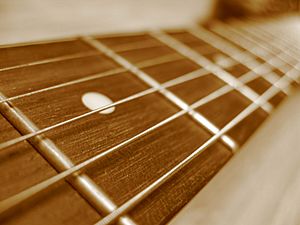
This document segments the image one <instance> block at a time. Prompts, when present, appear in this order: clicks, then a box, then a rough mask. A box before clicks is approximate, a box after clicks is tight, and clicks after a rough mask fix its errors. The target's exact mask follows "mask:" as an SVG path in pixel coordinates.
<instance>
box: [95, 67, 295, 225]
mask: <svg viewBox="0 0 300 225" xmlns="http://www.w3.org/2000/svg"><path fill="white" fill-rule="evenodd" d="M299 64H300V63H299ZM286 78H287V76H284V77H282V78H280V79H279V80H278V81H277V83H278V85H279V86H283V88H284V87H285V86H288V85H290V79H286ZM279 91H280V89H279V88H277V87H276V86H272V87H270V88H269V89H268V90H266V91H265V92H264V93H263V94H262V95H261V96H259V98H258V101H261V102H267V101H268V100H269V99H271V98H272V97H273V96H275V95H276V94H277V93H278V92H279ZM258 108H259V105H257V104H255V103H252V104H250V105H249V106H248V107H246V108H245V109H244V110H243V111H242V112H240V113H239V114H238V115H237V116H236V117H234V118H233V119H232V120H231V121H230V122H229V123H227V124H226V125H225V126H224V127H223V128H222V129H221V130H220V131H219V132H218V133H217V134H215V135H213V136H212V137H211V138H209V139H208V140H207V141H206V142H205V143H204V144H202V145H201V146H200V147H198V148H197V149H196V150H195V151H194V152H192V153H191V154H190V155H189V156H187V157H186V158H185V159H183V160H182V161H180V162H179V163H178V164H177V165H176V166H174V167H173V168H172V169H170V170H168V172H166V173H165V174H164V175H162V176H161V177H159V178H158V179H157V180H155V181H154V182H153V183H151V184H150V185H149V186H147V187H146V188H145V189H143V190H142V191H141V192H139V193H138V194H136V195H135V196H134V197H132V198H130V199H129V200H127V201H126V202H125V203H123V204H122V205H121V206H119V207H118V208H117V209H116V210H114V211H113V212H112V213H110V214H108V215H107V216H105V217H104V218H102V219H101V220H100V221H99V222H97V223H96V224H95V225H107V224H111V223H112V222H114V221H115V220H116V219H118V218H119V217H120V216H121V215H123V214H125V213H127V212H128V211H130V210H131V209H133V208H134V207H135V206H136V205H137V204H139V203H140V202H141V201H142V200H144V199H145V198H146V197H148V196H149V195H150V194H151V193H153V192H154V191H155V190H156V189H157V188H159V187H160V186H161V185H163V184H164V183H165V182H166V181H168V180H169V179H170V178H172V177H173V176H174V175H175V174H176V173H177V172H179V171H180V170H181V169H182V168H184V167H185V166H187V165H188V164H189V163H191V162H192V160H193V159H195V158H196V157H197V156H199V155H200V154H201V153H202V152H203V151H205V150H206V149H207V148H208V147H210V146H211V145H212V144H214V143H215V142H217V141H218V139H219V138H220V137H221V136H222V135H223V134H225V133H227V132H228V131H230V130H231V129H232V128H234V127H235V126H236V125H237V124H238V123H239V122H241V121H242V120H243V119H245V118H246V117H247V116H249V115H250V114H251V113H252V112H254V111H255V110H257V109H258Z"/></svg>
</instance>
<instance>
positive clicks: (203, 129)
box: [0, 15, 300, 224]
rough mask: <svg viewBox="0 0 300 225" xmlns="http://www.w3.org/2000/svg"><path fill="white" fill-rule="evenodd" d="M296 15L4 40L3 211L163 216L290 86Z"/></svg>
mask: <svg viewBox="0 0 300 225" xmlns="http://www.w3.org/2000/svg"><path fill="white" fill-rule="evenodd" d="M294 20H295V16H293V15H292V16H286V17H274V18H271V19H269V20H265V21H260V20H255V19H248V20H244V21H241V20H230V21H229V22H228V23H224V22H221V21H218V20H217V21H213V22H211V23H210V24H209V25H208V26H206V27H203V26H199V25H193V26H188V27H185V28H184V29H171V30H151V31H149V32H140V33H131V34H120V35H99V36H98V35H97V36H96V35H92V36H82V37H80V38H69V39H59V40H55V41H47V42H39V43H30V44H25V45H24V44H22V45H10V46H3V47H2V48H1V51H0V59H1V64H0V65H1V69H0V73H1V74H0V76H1V80H0V90H1V98H0V104H1V105H0V112H1V117H0V119H1V136H0V138H1V139H0V141H1V144H0V149H1V166H2V169H1V176H0V177H1V181H2V185H1V187H0V193H1V195H0V196H1V197H0V198H1V202H0V212H1V221H2V223H3V224H74V223H76V224H95V223H96V224H110V223H116V222H118V223H120V224H164V223H167V222H168V221H169V220H170V219H171V218H172V217H173V216H174V215H175V214H176V213H177V212H178V211H179V210H180V209H181V208H182V207H183V206H184V205H185V204H186V203H187V202H189V201H190V200H191V199H192V198H193V196H195V194H196V193H198V192H199V191H200V190H201V189H202V188H203V187H204V186H205V185H206V184H207V183H208V182H209V181H210V180H211V179H212V178H213V177H214V176H215V175H216V174H217V172H218V171H219V170H220V169H221V168H222V167H223V166H224V165H225V164H226V163H227V161H228V160H229V159H230V158H231V157H232V156H233V155H234V154H235V153H236V152H237V150H238V149H239V148H240V146H242V145H243V144H244V143H245V142H246V141H247V139H248V138H249V137H250V136H251V135H252V134H253V132H254V131H255V130H256V129H257V128H258V127H259V126H260V125H261V123H262V122H263V121H264V120H265V119H266V118H267V117H268V115H269V114H270V113H271V112H272V111H273V109H274V108H276V107H277V106H278V105H279V104H280V102H281V101H282V100H283V99H284V98H285V97H286V96H287V95H288V94H290V93H291V91H292V89H293V87H296V86H297V85H298V83H299V62H298V58H297V57H298V56H299V51H298V49H299V47H300V46H299V45H298V43H297V39H295V37H294V36H293V33H292V32H295V30H291V29H290V27H295V25H293V21H294ZM288 26H290V27H288ZM282 30H284V31H285V36H282V33H281V34H280V32H279V31H282ZM288 32H291V33H288ZM291 43H293V45H291ZM298 46H299V47H298Z"/></svg>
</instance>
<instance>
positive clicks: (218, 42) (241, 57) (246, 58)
mask: <svg viewBox="0 0 300 225" xmlns="http://www.w3.org/2000/svg"><path fill="white" fill-rule="evenodd" d="M188 31H189V32H190V33H191V34H192V35H194V36H195V37H197V38H200V39H201V40H202V41H205V42H206V43H208V44H211V45H212V46H214V47H215V48H217V49H219V50H220V51H222V52H224V53H225V54H228V55H230V56H231V57H232V58H233V59H235V60H236V61H237V62H240V63H242V64H243V65H245V66H246V67H248V68H249V69H250V70H252V71H253V73H255V71H256V72H257V70H259V69H260V68H263V69H264V72H263V73H268V74H269V75H268V76H265V77H264V78H265V79H266V80H267V81H269V82H270V83H271V84H274V82H275V81H276V80H278V79H279V78H280V77H279V76H278V75H277V74H275V73H274V72H272V68H271V67H269V66H268V63H267V62H268V61H266V63H263V64H261V63H259V62H258V61H256V59H255V58H254V57H253V56H251V54H249V53H248V52H247V51H242V50H240V49H238V48H237V47H235V46H234V45H233V44H231V43H229V42H227V41H225V40H224V39H222V38H220V37H218V36H217V35H215V34H213V33H212V32H211V31H209V30H207V29H205V28H204V27H201V26H198V25H196V26H193V27H191V28H190V29H188ZM275 57H276V56H275ZM275 57H274V58H275ZM272 59H273V58H271V59H270V60H272ZM250 60H253V61H250ZM249 62H251V63H249ZM258 65H259V66H260V65H261V67H259V66H258ZM258 73H260V72H258ZM244 83H245V82H244ZM282 91H283V92H285V90H282ZM286 94H288V93H286Z"/></svg>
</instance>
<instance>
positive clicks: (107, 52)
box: [83, 37, 238, 151]
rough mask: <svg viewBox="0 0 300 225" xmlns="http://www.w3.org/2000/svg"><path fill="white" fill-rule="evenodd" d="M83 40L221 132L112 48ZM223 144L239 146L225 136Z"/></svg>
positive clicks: (203, 123)
mask: <svg viewBox="0 0 300 225" xmlns="http://www.w3.org/2000/svg"><path fill="white" fill-rule="evenodd" d="M83 40H84V41H86V42H87V43H89V44H90V45H91V46H93V47H95V48H96V49H98V50H99V51H100V52H102V53H104V54H105V55H107V56H108V57H110V58H112V59H113V60H115V61H116V62H117V63H119V64H120V65H122V66H123V67H124V68H126V69H127V70H128V71H131V72H132V73H133V74H135V75H136V76H137V77H138V78H139V79H141V80H142V81H144V82H145V83H147V84H148V85H150V86H151V87H153V88H157V89H158V90H159V92H160V93H161V94H162V95H163V96H165V97H166V98H167V99H168V100H170V101H171V102H172V103H174V104H175V105H177V106H178V107H179V108H181V109H183V110H185V111H187V112H188V114H189V115H190V116H191V117H192V118H193V119H194V120H195V121H196V122H198V123H199V124H201V125H202V126H204V127H205V128H206V129H207V130H209V131H210V132H212V133H214V134H215V133H216V132H218V131H219V129H218V128H217V127H216V126H215V125H214V124H213V123H211V122H210V121H209V120H207V119H206V118H205V117H204V116H203V115H201V114H200V113H198V112H196V111H195V110H193V109H191V108H190V106H189V105H188V104H187V103H185V102H184V101H183V100H182V99H180V98H179V97H178V96H176V95H175V94H174V93H172V92H171V91H169V90H167V89H166V88H164V87H163V86H161V84H160V83H158V82H157V81H155V80H154V79H153V78H151V77H150V76H149V75H148V74H146V73H145V72H143V71H142V70H140V69H139V68H138V67H137V66H135V65H133V64H132V63H130V62H129V61H127V60H126V59H125V58H123V57H121V56H120V55H118V54H117V53H115V52H114V51H112V50H111V49H110V48H108V47H107V46H105V45H104V44H102V43H101V42H100V41H97V40H95V39H92V38H90V37H83ZM221 139H222V140H223V142H224V143H225V144H226V145H227V146H228V147H229V148H230V149H231V150H232V151H235V149H237V147H238V145H237V143H236V142H235V141H234V140H232V139H231V138H230V137H228V136H226V135H224V136H222V138H221Z"/></svg>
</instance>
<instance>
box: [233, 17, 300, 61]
mask: <svg viewBox="0 0 300 225" xmlns="http://www.w3.org/2000/svg"><path fill="white" fill-rule="evenodd" d="M231 21H232V22H231V23H230V25H233V26H234V27H235V29H236V30H238V31H240V32H241V35H244V34H243V33H248V34H250V35H251V37H249V39H251V40H252V42H254V43H256V39H260V40H261V42H262V43H264V44H266V45H265V49H267V50H268V51H270V52H271V53H273V54H277V53H276V52H275V51H276V50H275V49H277V50H279V51H283V52H284V53H285V54H286V55H287V56H288V57H292V58H293V61H295V60H296V61H297V59H298V57H299V55H298V54H299V52H298V53H297V56H295V55H293V53H292V51H293V50H292V49H291V48H290V46H291V45H290V44H289V45H288V46H286V47H287V48H288V51H286V49H279V48H278V45H276V46H275V45H274V44H273V42H274V41H280V38H278V37H275V36H274V35H271V36H272V37H273V38H272V39H270V40H267V42H266V40H263V39H265V36H266V35H268V33H266V32H265V31H260V30H259V29H257V28H254V27H253V26H251V25H250V26H249V25H247V27H248V30H245V29H244V28H243V26H245V25H246V24H247V23H246V22H242V21H241V20H237V19H235V20H231ZM257 32H258V33H260V34H261V35H260V36H258V33H257ZM295 48H297V46H295ZM291 54H292V55H291ZM295 57H296V58H295ZM295 64H297V63H295Z"/></svg>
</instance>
